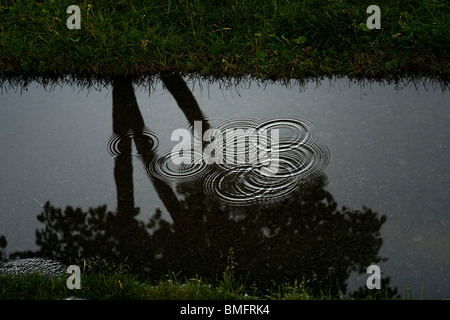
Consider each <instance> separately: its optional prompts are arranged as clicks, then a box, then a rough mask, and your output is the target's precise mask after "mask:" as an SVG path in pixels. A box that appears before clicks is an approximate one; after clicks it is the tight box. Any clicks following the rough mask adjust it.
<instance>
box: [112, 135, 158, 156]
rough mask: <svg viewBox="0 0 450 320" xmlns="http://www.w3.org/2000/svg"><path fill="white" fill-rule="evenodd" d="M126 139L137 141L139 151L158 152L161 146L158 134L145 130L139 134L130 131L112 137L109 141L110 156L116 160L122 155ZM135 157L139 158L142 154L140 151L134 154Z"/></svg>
mask: <svg viewBox="0 0 450 320" xmlns="http://www.w3.org/2000/svg"><path fill="white" fill-rule="evenodd" d="M126 139H135V141H138V144H139V146H138V148H137V149H140V148H142V149H144V151H145V152H148V151H152V152H156V150H157V149H158V146H159V139H158V137H157V136H156V134H155V133H154V132H153V131H152V130H150V129H148V128H144V129H142V130H141V131H140V132H139V133H133V132H132V131H131V130H130V131H128V132H127V133H125V134H122V135H119V134H116V133H113V134H112V135H111V137H110V138H109V140H108V144H107V149H108V152H109V154H110V155H111V156H112V157H113V158H116V157H117V156H119V155H120V154H122V151H121V150H123V148H124V146H123V144H124V143H125V141H126ZM133 155H134V156H139V155H140V153H139V151H138V153H137V154H133Z"/></svg>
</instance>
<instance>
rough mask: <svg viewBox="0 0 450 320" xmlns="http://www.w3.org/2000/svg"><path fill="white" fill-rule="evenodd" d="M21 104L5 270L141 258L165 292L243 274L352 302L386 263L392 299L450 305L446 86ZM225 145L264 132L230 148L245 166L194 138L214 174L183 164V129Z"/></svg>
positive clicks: (123, 85)
mask: <svg viewBox="0 0 450 320" xmlns="http://www.w3.org/2000/svg"><path fill="white" fill-rule="evenodd" d="M5 89H7V90H5ZM20 91H21V90H19V89H17V88H11V87H8V88H6V87H5V88H3V91H2V95H1V96H0V115H1V116H0V159H1V166H0V181H1V184H0V236H4V237H5V238H6V240H7V246H6V247H5V248H4V249H3V250H2V251H0V252H2V256H3V258H6V257H9V258H11V257H15V256H25V252H27V254H28V255H36V254H38V255H42V256H46V257H52V258H54V259H57V260H60V261H62V262H64V263H67V264H69V261H73V259H74V258H77V257H78V256H79V253H80V254H81V256H84V257H89V256H95V255H100V256H102V257H105V258H107V259H114V260H116V261H121V260H124V259H125V258H126V257H127V259H128V260H127V261H128V262H131V263H132V267H133V269H134V270H135V271H136V272H144V273H146V274H148V275H150V276H153V277H155V278H159V277H160V276H161V275H164V274H167V273H168V270H170V271H173V272H174V273H175V274H179V275H180V276H181V277H184V276H186V277H191V276H195V275H202V276H203V277H207V278H208V277H209V278H211V279H215V278H216V277H215V275H216V274H219V275H221V274H222V272H223V271H224V270H225V269H226V268H227V266H230V265H233V266H234V270H235V272H236V277H237V278H239V279H242V280H243V279H245V278H246V277H248V278H247V283H248V284H253V286H256V287H258V288H264V287H268V286H269V285H271V284H272V283H274V282H275V283H277V282H278V283H280V282H286V281H291V282H292V281H293V280H294V279H296V278H298V279H300V280H301V279H303V278H304V279H307V280H308V281H309V283H310V284H311V286H313V287H314V286H317V287H318V288H319V287H320V288H322V289H323V288H324V287H327V288H330V290H331V291H333V292H338V291H339V290H341V291H342V292H345V293H349V292H351V291H354V290H357V289H358V288H360V287H365V284H366V279H367V277H368V275H367V274H366V273H365V271H366V268H367V267H368V266H369V265H371V264H377V265H378V266H379V267H380V268H381V271H382V272H383V273H382V278H383V279H385V280H384V281H383V286H385V287H387V286H389V287H391V288H392V289H397V290H398V293H403V292H404V291H405V288H407V286H410V287H411V288H412V290H413V293H414V297H415V298H419V297H420V295H422V296H423V297H427V298H450V275H449V272H448V270H450V212H449V207H450V201H449V199H450V197H449V196H450V194H449V191H450V185H449V183H450V167H449V163H450V151H449V128H450V108H449V107H450V105H449V99H448V91H446V92H444V93H443V92H442V91H441V87H440V85H435V84H432V83H430V82H429V81H427V80H423V81H422V82H420V84H419V86H414V85H412V84H410V85H406V86H403V87H402V86H396V85H393V84H392V85H389V84H383V83H371V84H366V85H362V84H357V83H353V82H349V81H348V80H346V79H335V80H333V81H331V82H330V81H328V80H324V81H322V82H321V83H316V82H309V83H307V84H306V85H304V86H303V85H288V86H286V85H283V84H280V83H267V84H261V83H259V84H258V83H257V82H254V81H243V82H241V83H238V84H232V85H227V84H225V83H220V82H208V81H206V80H205V81H203V80H198V79H197V80H188V79H183V78H181V77H177V76H168V77H165V78H163V79H162V80H158V81H156V82H154V83H153V84H152V86H151V88H150V89H148V87H147V88H146V87H143V86H136V85H134V87H133V86H132V85H131V82H129V81H127V80H124V79H122V80H116V81H115V82H114V86H112V85H107V86H106V87H104V88H102V89H101V90H94V89H89V88H81V87H77V86H70V85H62V86H60V87H59V86H58V87H56V88H53V89H51V90H50V89H49V88H47V89H46V90H44V88H43V87H42V86H39V85H37V84H36V83H32V84H31V85H30V86H28V88H27V90H26V91H23V92H20ZM196 121H198V122H196ZM200 126H201V128H200ZM213 128H214V129H217V130H218V131H216V133H217V132H221V133H225V132H226V130H227V129H241V130H242V132H245V130H250V131H247V137H249V139H248V140H246V141H239V139H238V140H236V141H235V143H234V144H232V145H231V146H237V147H236V149H230V148H228V145H226V143H225V142H226V141H227V140H225V141H223V142H224V143H223V145H221V146H222V148H221V149H220V150H222V151H223V156H224V158H225V159H232V158H233V157H234V156H236V158H235V159H234V158H233V161H234V162H238V161H240V160H241V163H238V164H236V163H230V162H227V161H224V163H217V162H214V163H211V164H209V163H206V160H205V159H208V157H205V148H207V147H208V146H209V147H210V149H206V150H209V151H211V150H212V149H214V148H212V147H216V149H217V150H219V148H218V146H220V144H214V143H218V141H220V139H216V140H213V142H209V141H204V142H203V144H200V147H198V146H199V141H200V140H194V138H192V140H189V141H190V142H191V144H192V150H193V153H192V157H186V158H184V160H186V162H187V161H188V160H192V161H196V160H197V161H196V162H192V163H191V164H189V163H182V164H176V163H174V161H173V156H174V155H173V154H171V152H172V151H173V148H174V147H175V146H177V145H178V146H180V145H179V142H180V141H181V140H178V139H179V138H178V135H176V136H175V139H174V140H176V141H172V140H171V137H172V134H173V133H174V131H175V130H176V129H179V131H176V132H178V133H180V132H181V133H189V134H192V136H193V137H201V135H203V134H204V133H205V132H207V130H208V129H213ZM275 129H277V130H275ZM252 130H253V131H252ZM264 130H266V131H264ZM210 132H211V131H210ZM254 132H259V133H261V132H269V133H270V134H269V135H268V137H269V138H268V139H267V140H264V139H260V140H258V138H254V139H252V137H256V136H252V134H254ZM275 132H278V134H279V136H277V137H276V136H275V135H274V134H275ZM200 134H201V135H200ZM224 137H225V134H224ZM183 141H186V140H183ZM214 141H215V142H214ZM264 141H266V142H264ZM275 142H277V143H278V144H276V143H275ZM275 146H278V149H276V148H275ZM195 147H197V148H195ZM216 149H215V150H216ZM215 152H216V151H214V152H212V153H209V155H210V156H211V157H212V156H218V153H215ZM177 154H178V155H183V156H185V154H183V153H177ZM253 155H254V156H255V157H256V158H254V159H256V160H255V161H254V162H252V163H250V161H249V159H250V158H251V157H252V156H253ZM210 159H211V158H210ZM202 160H203V161H202ZM230 161H231V160H230ZM47 201H48V203H47V204H46V202H47ZM67 206H70V207H67ZM77 208H80V209H77ZM70 259H72V260H70ZM360 272H362V273H360Z"/></svg>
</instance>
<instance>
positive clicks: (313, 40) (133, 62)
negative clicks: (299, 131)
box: [0, 0, 450, 80]
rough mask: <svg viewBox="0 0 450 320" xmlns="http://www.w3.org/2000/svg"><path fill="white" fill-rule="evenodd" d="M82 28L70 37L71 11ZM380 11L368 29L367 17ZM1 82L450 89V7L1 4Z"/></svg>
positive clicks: (252, 0) (19, 0)
mask: <svg viewBox="0 0 450 320" xmlns="http://www.w3.org/2000/svg"><path fill="white" fill-rule="evenodd" d="M72 4H77V5H78V6H79V7H80V9H81V29H79V30H77V29H70V30H69V29H68V28H67V26H66V20H67V18H68V17H69V16H70V14H68V13H66V8H67V7H68V6H69V5H72ZM371 4H377V5H378V6H379V7H380V9H381V29H372V30H369V29H368V28H367V26H366V21H367V19H368V17H369V16H370V15H371V14H370V13H367V12H366V9H367V7H368V6H369V5H371ZM0 16H1V17H2V19H1V28H0V46H1V47H0V76H3V77H14V76H43V75H44V76H54V75H68V74H70V75H91V76H101V77H109V76H113V75H119V74H120V75H131V76H136V77H140V76H151V75H154V74H157V73H159V72H164V71H178V72H180V73H181V74H196V75H200V76H213V77H223V76H226V77H244V76H252V77H256V78H270V79H290V78H295V79H301V78H307V77H316V76H331V75H346V76H349V77H369V78H374V77H375V78H377V77H384V78H386V77H387V78H391V77H398V76H407V75H412V76H429V77H434V78H439V79H444V80H448V76H449V72H450V67H449V56H448V48H449V41H448V35H449V34H450V26H449V25H450V23H449V21H450V6H448V3H446V1H444V0H442V1H439V0H435V1H425V0H408V1H398V0H385V1H375V2H374V1H361V0H351V1H344V0H311V1H275V0H274V1H256V0H249V1H238V0H235V1H226V0H223V1H219V0H216V1H196V0H190V1H187V0H176V1H170V0H168V1H160V0H143V1H127V0H117V1H104V0H98V1H84V0H81V1H76V3H74V1H72V0H70V1H66V0H60V1H57V0H48V1H24V0H15V1H3V0H2V1H0Z"/></svg>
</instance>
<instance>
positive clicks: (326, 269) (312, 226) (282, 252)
mask: <svg viewBox="0 0 450 320" xmlns="http://www.w3.org/2000/svg"><path fill="white" fill-rule="evenodd" d="M161 78H162V80H163V83H164V84H165V86H166V88H167V89H168V90H169V91H170V93H171V94H172V95H173V96H174V97H175V99H176V101H177V103H178V105H179V107H180V108H181V109H182V110H183V112H184V114H185V116H186V117H187V119H188V121H189V122H190V123H191V124H192V123H193V121H195V120H200V119H201V120H204V119H205V118H204V116H203V114H202V112H201V110H200V108H199V106H198V104H197V102H196V101H195V98H194V97H193V95H192V93H191V92H190V90H189V89H188V87H187V86H186V84H185V82H184V80H183V79H182V78H181V77H180V76H179V75H176V74H172V75H163V76H162V77H161ZM204 123H205V125H204V126H203V127H204V128H207V127H208V126H209V125H208V124H207V122H206V121H205V120H204ZM144 129H145V124H144V120H143V118H142V116H141V114H140V111H139V107H138V105H137V102H136V98H135V95H134V90H133V87H132V83H131V80H129V79H126V78H117V79H115V80H114V87H113V131H114V133H115V134H116V135H118V136H119V137H120V143H119V144H118V149H119V154H118V155H117V157H116V158H115V165H114V177H115V182H116V187H117V211H116V212H114V213H113V212H107V210H106V206H100V207H98V208H95V209H94V208H90V209H89V210H88V211H87V212H83V211H82V210H81V209H79V208H78V209H74V208H72V207H66V209H65V210H64V211H62V210H61V209H59V208H54V207H52V206H51V205H50V204H49V203H46V205H45V206H44V211H43V212H42V213H41V214H40V215H39V216H38V219H39V221H41V222H43V223H45V229H43V230H38V231H37V232H36V237H37V244H38V245H39V246H40V250H39V252H38V253H37V255H40V256H47V257H52V258H56V259H58V260H60V261H62V262H66V263H69V262H70V259H73V258H74V257H77V256H78V254H79V253H80V254H81V256H85V257H89V256H95V255H99V254H100V255H101V256H102V257H104V258H107V259H110V260H113V261H118V262H121V261H124V260H125V259H127V262H128V263H130V264H131V268H132V270H134V271H135V272H139V273H145V274H147V275H150V276H152V277H156V278H159V277H160V276H161V275H163V274H165V273H166V272H167V271H173V272H176V273H178V272H182V274H183V275H184V276H186V277H190V276H195V275H201V276H203V277H207V278H209V279H215V278H216V276H217V274H220V273H221V272H223V271H224V270H225V268H226V266H227V259H228V258H229V252H230V248H233V252H234V256H233V259H234V262H235V263H236V267H235V272H236V276H237V277H238V278H239V279H240V280H243V279H244V278H245V277H246V276H247V275H248V276H249V279H248V280H249V281H250V282H251V283H255V284H256V285H257V286H258V287H260V288H261V287H267V286H270V285H271V284H272V282H275V283H280V282H284V281H293V280H295V279H299V280H301V279H303V278H305V279H315V281H314V282H312V283H311V286H312V287H313V288H314V286H315V289H317V290H319V289H321V288H323V287H324V286H326V287H327V289H328V290H329V292H330V293H337V292H338V291H339V290H341V291H342V292H345V290H346V284H345V282H346V280H347V279H348V277H349V275H350V272H352V271H359V272H365V268H366V267H367V266H368V265H370V264H373V263H377V262H380V261H381V260H382V259H381V257H379V256H378V251H379V249H380V247H381V245H382V239H381V237H380V233H379V231H380V228H381V226H382V224H383V223H384V222H385V221H386V218H385V216H382V217H380V218H378V217H377V214H376V213H375V212H373V211H372V210H371V209H369V208H365V207H364V208H363V209H362V210H361V211H356V212H355V211H348V210H345V208H343V209H342V210H338V208H337V207H338V206H337V203H336V202H335V201H334V199H333V197H332V195H331V194H330V193H329V192H328V191H326V190H325V186H326V177H324V176H320V175H319V176H316V177H314V178H311V179H310V181H309V182H308V183H307V184H305V185H304V187H303V188H302V189H301V190H299V191H298V192H296V194H293V195H292V197H291V198H289V199H287V200H285V201H284V202H281V203H278V204H276V205H270V206H263V205H255V206H251V207H245V208H236V207H223V206H221V205H219V204H218V203H215V202H214V201H212V200H208V199H207V198H206V196H205V195H204V194H203V193H202V191H201V190H198V189H196V188H194V187H193V186H192V185H191V184H189V183H179V184H178V185H177V187H176V189H175V190H174V189H173V188H172V186H171V185H169V184H168V183H167V182H166V181H163V180H162V179H160V178H158V177H155V176H150V179H151V181H152V183H153V185H154V187H155V190H156V191H157V193H158V195H159V197H160V198H161V200H162V201H163V203H164V205H165V207H166V209H167V211H168V212H169V213H170V215H171V218H172V220H173V223H168V222H167V221H165V220H163V219H162V218H161V211H160V210H157V211H156V213H155V214H154V215H153V217H152V218H151V219H150V221H149V223H148V224H147V225H146V224H144V223H143V222H142V221H140V220H138V219H137V216H138V214H139V208H136V207H135V205H134V191H133V167H132V156H131V148H132V142H133V141H134V143H135V145H136V149H137V150H138V152H139V154H140V159H141V161H143V162H144V164H146V165H149V164H150V163H151V162H152V160H153V159H154V158H155V157H157V155H156V154H155V152H154V150H153V149H152V146H153V141H151V139H150V138H149V137H148V136H145V135H144V134H143V130H144ZM130 132H132V134H131V135H130V134H129V133H130ZM180 199H183V200H180Z"/></svg>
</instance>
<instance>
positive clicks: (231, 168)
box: [146, 116, 330, 206]
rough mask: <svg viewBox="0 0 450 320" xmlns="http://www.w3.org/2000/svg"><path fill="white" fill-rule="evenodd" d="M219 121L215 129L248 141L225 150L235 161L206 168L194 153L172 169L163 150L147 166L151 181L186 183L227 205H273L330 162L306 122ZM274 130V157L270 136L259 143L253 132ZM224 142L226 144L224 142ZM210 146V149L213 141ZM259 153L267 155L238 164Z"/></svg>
mask: <svg viewBox="0 0 450 320" xmlns="http://www.w3.org/2000/svg"><path fill="white" fill-rule="evenodd" d="M216 120H217V119H216ZM221 120H222V121H220V122H219V123H218V124H217V125H216V126H214V128H215V129H218V130H219V131H220V132H223V133H224V132H225V131H226V130H227V129H241V130H242V132H245V135H246V136H247V138H248V139H247V140H241V141H239V139H236V141H235V142H234V144H233V145H234V146H235V147H237V148H236V149H234V148H233V149H232V150H231V151H230V150H228V148H227V147H225V148H223V149H225V150H224V151H223V153H224V156H225V157H224V159H225V160H230V159H231V156H233V157H235V158H234V160H235V161H234V162H233V163H230V161H224V163H213V164H206V163H205V161H202V159H203V158H202V154H200V153H199V152H198V151H194V150H193V151H192V153H191V157H193V158H195V159H196V160H198V161H196V162H192V164H185V163H183V164H181V165H175V164H174V163H173V161H172V159H171V153H170V152H166V153H165V154H164V155H163V156H160V157H157V158H155V159H154V161H152V162H151V163H150V164H149V165H148V166H146V170H147V174H148V175H149V177H156V178H159V179H162V180H165V181H171V182H182V181H183V182H184V181H189V182H191V183H193V184H194V185H195V186H196V189H197V191H198V192H199V194H200V195H201V196H205V198H206V199H212V200H215V201H218V202H220V203H222V204H226V205H229V206H247V205H253V204H255V203H262V202H264V203H275V202H279V201H282V200H284V199H287V198H289V197H291V196H292V195H293V194H295V192H296V191H298V190H299V189H300V188H302V187H303V186H305V184H307V183H308V181H310V180H311V179H312V178H313V177H314V176H316V175H320V174H322V172H323V170H324V169H325V168H326V166H327V165H328V163H329V158H330V154H329V150H328V148H327V147H326V146H325V145H323V144H322V143H321V141H320V139H319V137H318V135H317V133H316V131H315V130H314V127H313V125H312V123H311V122H310V121H309V120H308V119H305V118H302V117H297V116H283V117H279V116H274V117H267V118H263V119H260V120H254V119H239V120H233V119H225V118H223V119H221ZM274 129H277V130H278V132H279V137H278V140H277V141H276V142H278V144H277V145H278V152H275V153H274V152H273V151H274V149H271V147H272V143H273V142H275V140H271V139H272V138H273V137H272V136H270V137H269V141H267V143H263V144H261V143H259V142H260V141H258V138H257V135H253V133H254V132H256V131H257V132H261V131H260V130H266V131H267V132H273V131H272V130H274ZM224 137H225V134H224ZM273 139H274V138H273ZM225 140H226V139H225ZM208 143H209V142H208ZM208 143H205V144H208ZM222 143H223V144H225V142H224V141H222ZM205 144H204V145H203V147H204V146H205ZM209 144H210V145H214V142H211V143H209ZM216 146H217V145H216ZM243 150H244V151H243ZM260 152H262V154H264V155H265V156H264V157H262V158H258V159H257V160H258V161H254V162H248V161H244V163H238V162H237V159H238V158H239V157H244V158H245V159H247V160H248V159H250V156H251V155H252V154H253V153H256V154H260ZM228 157H230V158H228ZM244 158H241V160H242V159H244Z"/></svg>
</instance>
